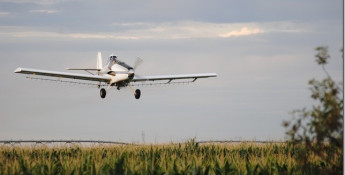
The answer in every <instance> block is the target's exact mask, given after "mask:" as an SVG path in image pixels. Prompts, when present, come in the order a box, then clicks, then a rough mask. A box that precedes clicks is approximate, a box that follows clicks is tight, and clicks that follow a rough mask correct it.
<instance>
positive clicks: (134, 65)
mask: <svg viewBox="0 0 345 175" xmlns="http://www.w3.org/2000/svg"><path fill="white" fill-rule="evenodd" d="M143 62H144V60H143V59H141V58H139V57H137V58H136V60H135V62H134V64H133V69H131V70H129V72H128V73H129V77H130V78H133V77H134V74H135V70H136V69H137V68H138V67H139V66H140V65H141V64H142V63H143ZM135 76H137V77H140V76H139V75H138V74H135Z"/></svg>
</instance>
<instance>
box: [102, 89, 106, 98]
mask: <svg viewBox="0 0 345 175" xmlns="http://www.w3.org/2000/svg"><path fill="white" fill-rule="evenodd" d="M100 95H101V98H105V95H107V91H105V89H104V88H102V89H101V91H100Z"/></svg>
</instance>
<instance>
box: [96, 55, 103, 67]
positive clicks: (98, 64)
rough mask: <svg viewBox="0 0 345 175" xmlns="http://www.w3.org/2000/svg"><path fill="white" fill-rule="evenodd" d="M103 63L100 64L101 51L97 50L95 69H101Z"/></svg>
mask: <svg viewBox="0 0 345 175" xmlns="http://www.w3.org/2000/svg"><path fill="white" fill-rule="evenodd" d="M102 68H103V65H102V54H101V52H98V54H97V69H102Z"/></svg>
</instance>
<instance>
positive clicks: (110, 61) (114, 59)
mask: <svg viewBox="0 0 345 175" xmlns="http://www.w3.org/2000/svg"><path fill="white" fill-rule="evenodd" d="M117 62H118V60H117V56H115V55H110V56H109V58H108V62H107V66H108V67H109V68H111V66H113V65H114V64H115V63H117Z"/></svg>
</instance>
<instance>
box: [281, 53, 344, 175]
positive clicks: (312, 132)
mask: <svg viewBox="0 0 345 175" xmlns="http://www.w3.org/2000/svg"><path fill="white" fill-rule="evenodd" d="M316 51H317V52H318V53H317V55H316V58H317V59H316V62H317V63H318V64H319V65H321V66H322V69H323V70H324V72H325V74H326V76H327V77H326V78H325V79H323V80H321V81H318V80H316V79H312V80H310V81H309V85H310V86H311V88H310V89H311V92H312V94H311V98H312V99H314V100H315V101H316V102H317V105H315V106H313V107H312V109H311V110H307V109H305V108H304V109H302V110H296V111H294V112H293V114H294V115H295V117H296V119H295V120H293V121H292V122H285V123H284V125H285V127H288V128H289V130H288V131H287V134H288V136H289V137H290V141H291V143H292V144H293V145H298V144H303V145H304V147H303V149H299V150H298V151H297V154H296V160H297V161H298V162H299V165H301V167H302V168H303V169H308V168H310V167H311V165H310V161H309V160H310V157H311V156H316V157H317V158H318V159H320V164H318V165H313V166H316V167H315V168H313V169H319V171H318V172H321V174H343V137H344V135H343V132H344V126H343V123H344V114H343V109H344V101H343V94H342V93H343V89H342V88H341V85H337V83H335V81H334V80H333V79H332V78H331V76H330V75H329V74H328V72H327V70H326V69H325V65H326V64H327V61H328V59H329V58H330V56H329V55H328V49H327V48H326V47H318V48H316Z"/></svg>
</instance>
